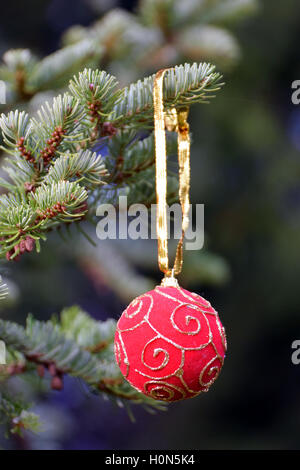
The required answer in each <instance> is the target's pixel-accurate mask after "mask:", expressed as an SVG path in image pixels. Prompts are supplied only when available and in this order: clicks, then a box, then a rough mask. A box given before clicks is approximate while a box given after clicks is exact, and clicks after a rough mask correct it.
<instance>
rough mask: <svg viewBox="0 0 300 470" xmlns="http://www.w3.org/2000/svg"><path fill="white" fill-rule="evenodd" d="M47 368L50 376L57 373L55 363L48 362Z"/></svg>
mask: <svg viewBox="0 0 300 470" xmlns="http://www.w3.org/2000/svg"><path fill="white" fill-rule="evenodd" d="M48 370H49V373H50V375H52V377H55V376H56V375H57V370H56V365H55V364H53V363H52V364H49V366H48Z"/></svg>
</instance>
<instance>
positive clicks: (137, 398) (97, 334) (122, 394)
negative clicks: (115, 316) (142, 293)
mask: <svg viewBox="0 0 300 470" xmlns="http://www.w3.org/2000/svg"><path fill="white" fill-rule="evenodd" d="M114 331H115V321H113V320H108V321H106V322H104V323H103V322H97V321H96V320H93V319H92V318H91V317H90V316H89V315H88V314H86V313H85V312H83V311H82V310H81V309H80V308H78V307H72V308H70V309H65V310H64V311H63V312H62V317H61V322H59V320H58V319H56V318H54V319H53V320H52V321H48V322H40V321H37V320H35V319H33V317H32V316H29V317H28V318H27V322H26V327H25V328H23V327H21V326H19V325H17V324H16V323H12V322H7V321H3V320H0V339H1V340H3V341H4V342H5V344H6V346H7V347H8V348H9V349H16V350H17V351H18V352H19V353H20V352H21V353H22V354H23V355H24V357H25V358H26V360H27V361H29V363H33V364H36V365H37V366H43V367H45V368H47V369H48V370H49V372H50V374H51V375H52V380H51V386H52V388H54V389H61V388H62V386H63V382H62V380H63V375H64V374H69V375H72V376H74V377H78V378H80V379H82V380H84V381H85V382H86V383H87V384H88V385H89V386H91V387H92V389H93V390H95V391H98V392H103V393H106V394H108V395H109V396H113V397H115V398H121V399H126V400H130V401H132V402H134V403H143V404H145V405H150V406H152V407H154V408H158V409H160V408H162V407H163V405H162V403H160V402H156V401H154V400H152V399H150V398H148V397H145V396H144V395H143V394H141V393H139V392H137V391H136V390H135V389H133V388H132V387H131V386H130V385H129V384H128V383H127V382H126V381H125V380H124V379H123V378H122V375H121V373H120V371H119V368H118V366H117V365H116V362H115V360H114V352H113V338H114ZM100 345H101V347H100Z"/></svg>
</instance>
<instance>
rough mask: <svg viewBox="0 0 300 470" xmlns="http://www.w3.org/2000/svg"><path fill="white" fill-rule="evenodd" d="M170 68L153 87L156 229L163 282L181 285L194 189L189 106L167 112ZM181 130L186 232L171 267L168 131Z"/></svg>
mask: <svg viewBox="0 0 300 470" xmlns="http://www.w3.org/2000/svg"><path fill="white" fill-rule="evenodd" d="M167 70H168V69H163V70H159V71H158V72H157V74H156V75H155V79H154V88H153V101H154V135H155V162H156V200H157V215H156V230H157V238H158V265H159V269H160V270H161V271H162V272H163V273H164V274H165V278H164V279H163V281H162V285H172V286H177V285H178V284H177V281H176V279H175V278H174V275H177V274H179V273H180V272H181V269H182V262H183V258H182V256H183V239H184V233H185V231H186V229H187V228H188V225H189V209H190V201H189V190H190V135H189V124H188V122H187V117H188V108H179V109H178V110H176V108H172V109H171V110H169V111H168V112H164V105H163V83H164V75H165V73H166V71H167ZM165 128H167V129H168V130H172V131H176V132H177V136H178V137H177V146H178V163H179V200H180V204H181V210H182V233H181V237H180V239H179V242H178V245H177V249H176V256H175V261H174V267H173V268H170V267H169V257H168V227H167V149H166V132H165Z"/></svg>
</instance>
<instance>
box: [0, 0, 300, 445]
mask: <svg viewBox="0 0 300 470" xmlns="http://www.w3.org/2000/svg"><path fill="white" fill-rule="evenodd" d="M260 4H261V8H260V10H259V12H258V13H257V14H256V15H255V16H254V17H251V18H249V19H248V20H246V21H244V22H243V23H241V24H236V26H235V27H234V32H235V35H236V37H237V39H238V41H239V44H240V48H241V53H242V54H241V58H240V60H239V61H238V62H237V63H236V64H235V65H234V67H232V68H231V69H230V70H224V76H225V81H226V86H225V87H224V90H223V91H222V92H221V93H220V94H219V95H218V96H217V98H216V99H215V100H214V101H213V102H212V104H211V105H210V106H206V107H201V106H199V107H196V109H193V110H192V112H191V118H190V122H191V128H192V131H193V147H192V199H193V202H202V203H204V204H205V230H206V237H207V243H208V246H209V250H211V251H212V252H214V253H217V254H218V256H220V257H221V258H222V259H223V260H224V262H226V264H227V265H228V269H229V271H230V276H229V275H228V277H227V279H226V282H225V281H224V282H223V283H219V284H216V285H213V284H211V283H205V282H203V283H199V282H193V281H192V280H191V279H188V280H186V281H184V274H183V283H184V284H185V287H187V288H190V289H193V290H194V291H197V292H198V293H199V294H201V295H203V296H204V297H206V298H207V299H209V300H210V301H211V303H212V304H213V305H214V307H215V308H216V309H217V310H218V312H219V314H220V317H221V319H222V321H223V323H224V325H225V327H226V331H227V336H228V344H229V346H228V354H227V358H226V361H225V365H224V369H223V371H222V373H221V376H220V377H219V379H218V381H217V382H216V384H215V385H214V386H213V387H212V389H211V391H210V392H209V393H208V394H203V395H201V396H200V397H198V398H197V399H194V400H190V401H186V402H179V403H176V404H174V405H172V406H170V407H169V409H168V411H167V412H162V413H158V414H156V415H150V414H148V413H146V412H145V411H143V410H141V409H139V407H137V406H136V407H135V408H134V415H135V417H136V422H135V423H132V422H131V421H130V420H129V418H128V415H127V413H126V411H125V410H122V409H119V408H116V407H114V406H113V405H112V404H111V403H110V402H109V401H104V399H103V398H101V397H100V398H99V397H98V396H93V395H91V393H90V392H88V391H87V390H86V389H85V388H84V386H83V385H82V384H81V383H80V382H78V381H77V380H74V379H68V380H67V381H66V386H65V390H64V391H63V392H59V393H58V392H51V393H50V394H49V395H46V396H41V397H40V398H39V400H38V405H37V406H36V410H37V411H38V412H39V413H40V415H41V417H42V419H43V420H44V421H45V422H46V423H47V424H46V426H45V432H44V433H42V434H41V435H40V436H39V437H32V436H29V437H28V446H29V447H30V448H34V449H38V448H39V449H40V448H51V449H53V448H61V449H300V440H299V433H298V430H299V426H300V365H299V366H296V365H293V364H292V362H291V354H292V349H291V344H292V342H293V341H294V340H295V339H300V308H299V307H300V301H299V282H300V263H299V260H300V245H299V240H300V107H299V108H298V107H297V106H295V105H293V104H292V102H291V93H292V90H291V84H292V82H293V81H294V80H296V79H300V61H299V41H298V38H299V28H300V10H299V5H298V2H297V0H286V1H285V2H274V1H271V0H265V1H261V2H260ZM106 5H107V9H108V10H109V9H110V8H114V7H116V6H120V7H122V8H126V9H129V10H133V9H134V8H135V6H136V2H134V1H129V0H128V1H126V2H125V1H124V2H121V1H119V2H117V1H115V2H113V1H111V2H109V1H107V2H106ZM98 17H99V11H95V8H94V7H93V6H92V2H87V1H84V0H72V1H71V0H52V1H50V0H49V1H46V0H43V1H42V0H28V1H27V2H24V1H14V2H5V3H2V4H1V19H0V51H1V52H2V53H3V52H4V51H5V50H7V49H8V48H12V47H22V48H24V47H30V48H31V49H33V50H34V51H35V52H36V53H38V54H39V55H40V56H43V55H46V54H49V53H51V52H53V51H55V50H56V49H57V48H58V47H60V40H61V35H62V34H63V33H64V31H65V30H66V29H67V28H69V27H70V26H72V25H75V24H81V25H84V26H88V25H90V24H91V23H92V22H93V21H95V19H96V18H98ZM141 75H143V74H141ZM199 108H201V109H199ZM203 108H204V109H203ZM155 256H156V254H155V253H153V257H154V258H155ZM113 262H114V261H112V263H113ZM142 264H143V263H142V260H140V265H142ZM115 269H116V270H117V266H115ZM138 272H140V274H141V275H150V276H152V277H153V278H155V277H156V278H157V282H159V279H160V277H159V273H158V270H157V268H156V265H155V264H153V267H151V268H149V267H142V266H140V267H139V268H138ZM3 274H5V275H6V276H7V277H8V278H9V279H11V281H13V283H14V284H13V285H14V288H15V290H16V292H18V294H16V295H18V297H17V300H16V301H15V303H14V305H12V306H11V307H7V309H6V310H5V312H1V314H2V315H3V316H5V318H12V319H13V320H17V321H19V322H23V321H24V318H25V315H26V314H27V313H28V312H32V313H34V314H35V316H37V317H38V318H42V319H46V318H49V316H50V315H51V314H52V313H53V312H59V311H60V310H61V308H62V307H64V306H67V305H72V304H75V303H78V304H80V305H81V306H82V307H83V308H85V309H86V310H87V311H88V312H89V313H90V314H91V315H93V316H95V317H96V318H99V319H105V318H107V317H113V318H118V316H119V315H120V313H121V311H122V310H123V308H124V307H125V302H124V299H120V298H118V296H117V295H116V293H115V291H114V289H112V288H110V287H109V285H107V283H105V280H103V282H102V285H101V288H99V282H100V284H101V280H100V281H99V282H98V284H97V283H96V284H97V285H95V283H93V282H91V279H90V277H89V276H88V275H87V273H86V271H85V270H84V269H82V264H81V263H79V262H78V260H77V259H74V257H73V256H72V255H71V254H70V253H69V251H68V249H67V247H66V246H65V245H64V243H63V242H62V241H61V240H59V239H57V238H56V237H55V236H53V237H52V238H51V239H50V241H49V243H48V245H47V247H43V250H42V254H41V255H32V256H31V257H28V258H27V259H26V260H25V259H24V261H23V260H22V261H21V262H20V263H19V264H18V265H17V266H15V265H14V266H12V267H11V266H10V265H9V266H8V265H6V266H5V269H4V272H3ZM5 445H7V444H5ZM10 445H11V446H12V447H13V446H14V445H16V444H15V443H11V444H10Z"/></svg>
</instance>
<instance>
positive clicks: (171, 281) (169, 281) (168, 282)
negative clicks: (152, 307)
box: [160, 269, 179, 287]
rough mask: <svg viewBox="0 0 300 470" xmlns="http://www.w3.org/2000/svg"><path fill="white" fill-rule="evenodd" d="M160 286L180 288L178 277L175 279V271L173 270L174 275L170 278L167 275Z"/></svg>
mask: <svg viewBox="0 0 300 470" xmlns="http://www.w3.org/2000/svg"><path fill="white" fill-rule="evenodd" d="M160 285H161V286H163V287H179V284H178V281H177V279H176V277H174V269H172V274H171V275H170V276H167V275H166V274H165V277H164V278H163V279H162V281H161V284H160Z"/></svg>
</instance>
